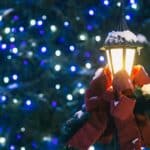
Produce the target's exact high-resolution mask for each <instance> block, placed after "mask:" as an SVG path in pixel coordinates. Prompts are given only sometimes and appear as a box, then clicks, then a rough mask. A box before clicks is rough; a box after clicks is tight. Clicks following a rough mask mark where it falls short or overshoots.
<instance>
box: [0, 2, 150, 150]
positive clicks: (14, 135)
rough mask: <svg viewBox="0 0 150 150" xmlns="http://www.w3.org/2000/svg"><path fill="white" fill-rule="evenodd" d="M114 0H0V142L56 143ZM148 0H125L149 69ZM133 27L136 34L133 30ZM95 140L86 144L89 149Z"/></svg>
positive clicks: (11, 148)
mask: <svg viewBox="0 0 150 150" xmlns="http://www.w3.org/2000/svg"><path fill="white" fill-rule="evenodd" d="M120 6H121V2H120V1H119V0H92V1H91V0H87V1H79V0H75V1H71V0H66V1H61V0H52V1H48V0H21V1H19V0H5V1H0V60H1V61H0V62H1V63H0V72H1V74H0V84H1V86H0V89H1V90H0V149H2V150H3V149H4V150H32V149H37V150H57V149H59V150H61V149H63V144H62V142H61V140H60V136H61V128H62V126H63V123H64V122H65V121H66V120H67V119H68V118H69V117H70V116H71V115H72V114H74V113H75V112H76V111H77V110H79V109H80V108H81V106H82V104H83V103H84V93H85V90H86V88H87V87H88V85H89V82H90V80H91V78H92V76H93V74H94V72H95V70H96V69H97V68H99V67H103V66H105V64H106V63H107V62H106V61H105V53H104V52H100V51H99V48H100V47H101V46H102V44H103V42H104V40H105V38H106V34H107V33H108V32H109V31H111V30H112V29H113V27H114V26H115V24H116V22H115V20H117V19H118V13H119V11H120V9H119V8H120ZM149 6H150V2H149V1H146V0H143V1H140V0H130V1H126V9H125V19H126V20H127V23H128V25H129V26H130V28H131V30H132V31H134V33H137V34H138V37H139V39H140V41H142V42H143V44H145V50H144V51H145V53H142V55H143V56H142V58H141V57H139V58H138V62H139V63H142V64H143V65H144V66H145V67H146V69H147V71H150V68H149V65H148V61H149V55H150V51H149V41H148V39H149V38H150V34H149V28H148V27H149V25H150V20H149V19H150V16H149V14H150V10H149ZM139 33H140V34H139ZM100 147H101V148H102V146H100V145H96V146H91V147H90V148H89V150H94V149H95V150H96V149H100Z"/></svg>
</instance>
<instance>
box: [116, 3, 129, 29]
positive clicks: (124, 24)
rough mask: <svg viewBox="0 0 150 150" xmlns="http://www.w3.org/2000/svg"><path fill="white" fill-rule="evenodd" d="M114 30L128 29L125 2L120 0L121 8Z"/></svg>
mask: <svg viewBox="0 0 150 150" xmlns="http://www.w3.org/2000/svg"><path fill="white" fill-rule="evenodd" d="M117 24H118V25H117V28H116V31H126V30H129V28H128V25H127V22H126V20H125V2H124V0H121V8H120V13H119V22H117Z"/></svg>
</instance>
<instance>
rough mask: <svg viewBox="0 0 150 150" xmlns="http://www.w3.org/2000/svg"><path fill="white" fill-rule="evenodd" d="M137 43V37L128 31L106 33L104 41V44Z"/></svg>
mask: <svg viewBox="0 0 150 150" xmlns="http://www.w3.org/2000/svg"><path fill="white" fill-rule="evenodd" d="M137 41H138V39H137V36H136V35H135V34H134V33H133V32H131V31H129V30H125V31H112V32H109V33H108V36H107V38H106V40H105V44H124V43H128V42H130V43H136V42H137Z"/></svg>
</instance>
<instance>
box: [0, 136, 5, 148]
mask: <svg viewBox="0 0 150 150" xmlns="http://www.w3.org/2000/svg"><path fill="white" fill-rule="evenodd" d="M5 144H6V138H5V137H0V145H2V146H5Z"/></svg>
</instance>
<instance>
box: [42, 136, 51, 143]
mask: <svg viewBox="0 0 150 150" xmlns="http://www.w3.org/2000/svg"><path fill="white" fill-rule="evenodd" d="M42 140H43V141H45V142H50V141H51V140H52V138H51V136H44V137H43V139H42Z"/></svg>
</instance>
